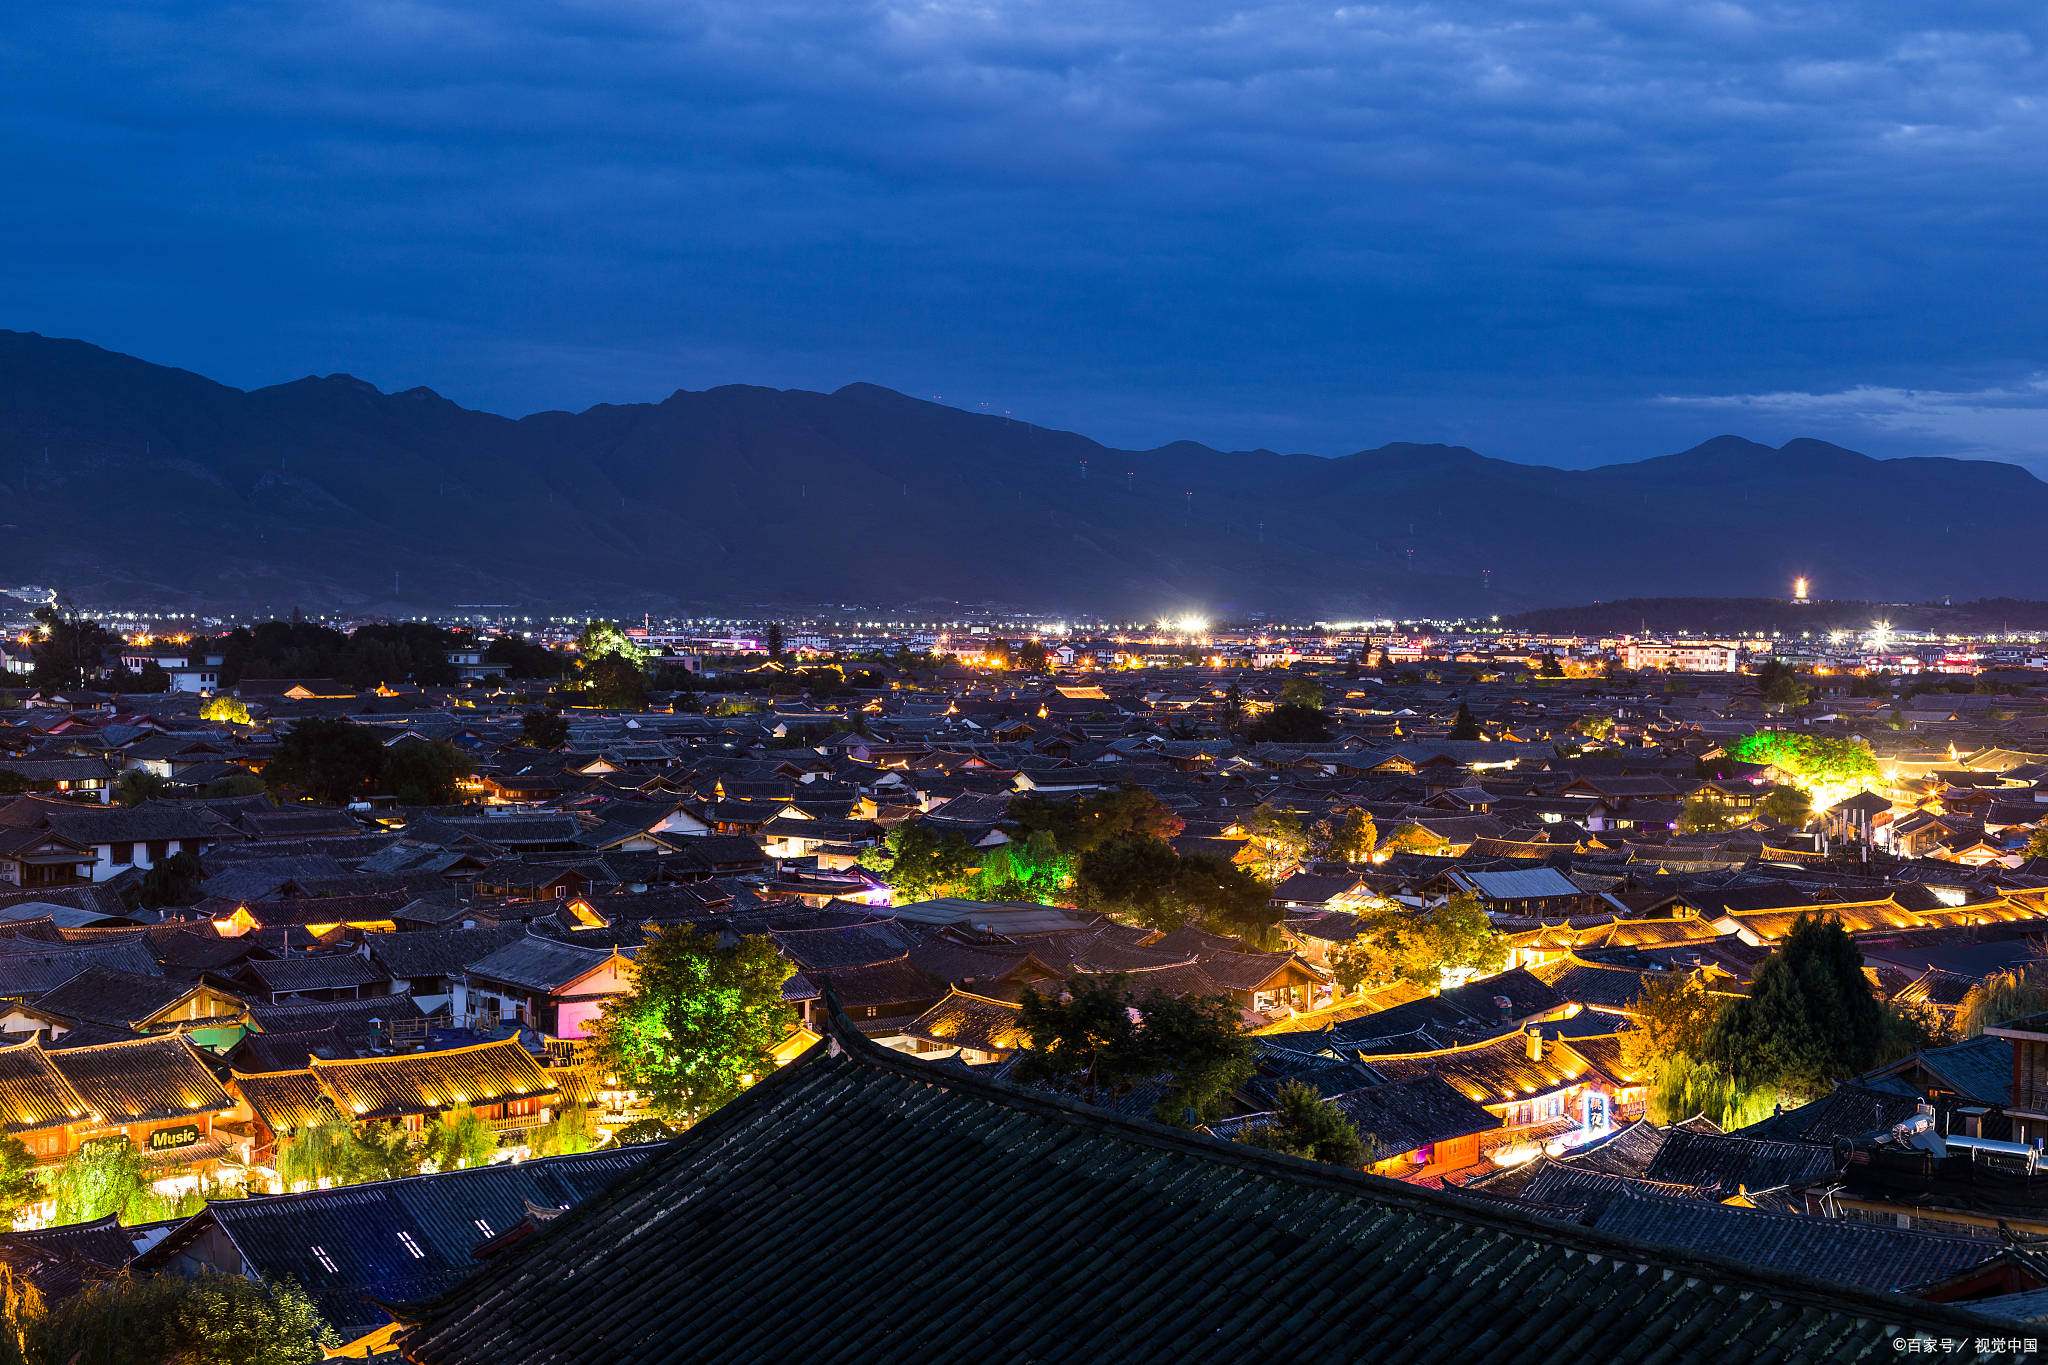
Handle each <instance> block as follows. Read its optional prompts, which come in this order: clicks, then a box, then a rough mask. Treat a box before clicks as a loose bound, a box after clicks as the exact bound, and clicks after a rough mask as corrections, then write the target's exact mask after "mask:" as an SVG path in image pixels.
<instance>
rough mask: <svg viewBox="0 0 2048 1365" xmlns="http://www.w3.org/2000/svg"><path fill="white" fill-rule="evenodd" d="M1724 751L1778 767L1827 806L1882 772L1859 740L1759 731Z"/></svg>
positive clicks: (1871, 782)
mask: <svg viewBox="0 0 2048 1365" xmlns="http://www.w3.org/2000/svg"><path fill="white" fill-rule="evenodd" d="M1728 756H1729V757H1730V758H1733V759H1735V760H1736V761H1737V762H1741V763H1755V764H1758V765H1760V766H1764V767H1771V768H1776V769H1777V770H1778V771H1779V772H1781V773H1783V774H1784V775H1785V777H1786V778H1787V779H1789V780H1790V781H1791V782H1792V783H1793V784H1794V785H1795V786H1797V787H1798V788H1799V789H1800V790H1801V791H1803V792H1805V793H1806V794H1807V795H1808V796H1809V797H1811V798H1812V799H1813V802H1814V804H1815V805H1817V806H1831V805H1833V804H1834V803H1835V802H1837V801H1839V800H1841V799H1842V798H1843V797H1846V796H1853V795H1854V794H1855V793H1857V792H1859V791H1865V790H1868V789H1869V788H1870V787H1872V786H1874V785H1876V784H1877V782H1878V781H1879V780H1880V779H1881V777H1882V776H1883V774H1882V771H1881V770H1880V769H1879V768H1878V766H1877V757H1876V755H1874V754H1872V753H1871V752H1870V746H1869V745H1868V744H1866V743H1865V742H1864V741H1862V740H1860V739H1834V738H1831V737H1829V736H1826V735H1806V734H1795V733H1793V732H1792V731H1789V730H1758V731H1756V732H1754V733H1752V734H1748V735H1744V736H1743V737H1742V738H1741V739H1739V740H1737V741H1735V743H1733V744H1731V745H1729V746H1728Z"/></svg>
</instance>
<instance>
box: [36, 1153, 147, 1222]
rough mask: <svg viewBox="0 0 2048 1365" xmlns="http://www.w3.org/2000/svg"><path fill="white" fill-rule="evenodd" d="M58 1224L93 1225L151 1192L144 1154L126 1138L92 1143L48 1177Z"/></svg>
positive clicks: (67, 1158) (69, 1158) (67, 1159)
mask: <svg viewBox="0 0 2048 1365" xmlns="http://www.w3.org/2000/svg"><path fill="white" fill-rule="evenodd" d="M47 1183H48V1186H49V1191H50V1198H51V1199H52V1200H53V1201H54V1202H55V1204H56V1211H55V1213H54V1215H53V1219H54V1221H55V1222H57V1223H60V1224H61V1223H90V1222H92V1221H94V1220H95V1219H100V1218H104V1217H106V1216H107V1215H108V1214H110V1213H114V1214H118V1213H120V1212H122V1211H123V1210H124V1209H126V1208H127V1207H128V1205H129V1203H130V1202H131V1201H132V1200H134V1199H135V1197H136V1196H137V1195H140V1194H141V1193H143V1192H144V1191H145V1190H147V1189H148V1188H149V1179H148V1176H147V1174H146V1172H145V1168H144V1166H143V1163H142V1153H141V1152H138V1151H137V1150H135V1148H134V1147H132V1146H131V1145H129V1142H128V1140H127V1139H126V1138H123V1137H114V1138H106V1139H102V1140H100V1141H97V1142H89V1143H87V1144H86V1145H85V1146H83V1147H80V1148H79V1149H78V1150H77V1151H75V1152H73V1153H72V1154H71V1155H70V1156H68V1157H66V1158H65V1159H64V1163H63V1164H62V1165H61V1166H59V1167H57V1169H56V1170H54V1171H52V1172H50V1174H49V1176H48V1177H47Z"/></svg>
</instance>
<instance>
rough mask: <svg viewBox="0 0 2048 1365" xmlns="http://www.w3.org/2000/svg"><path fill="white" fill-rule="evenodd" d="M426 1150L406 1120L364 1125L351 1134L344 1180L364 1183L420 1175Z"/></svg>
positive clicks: (343, 1164) (344, 1153)
mask: <svg viewBox="0 0 2048 1365" xmlns="http://www.w3.org/2000/svg"><path fill="white" fill-rule="evenodd" d="M423 1151H424V1144H423V1142H422V1140H421V1139H419V1138H416V1137H414V1136H413V1134H412V1133H410V1132H408V1131H407V1130H406V1127H405V1125H404V1124H402V1123H395V1122H393V1123H367V1124H364V1125H363V1126H362V1127H360V1128H357V1129H355V1130H354V1131H353V1132H352V1133H351V1135H350V1141H349V1144H348V1146H347V1147H346V1148H344V1149H343V1151H342V1157H341V1167H342V1169H341V1176H340V1183H342V1184H344V1185H361V1184H365V1183H367V1182H369V1181H372V1180H397V1179H398V1178H399V1177H401V1176H408V1175H417V1174H419V1169H420V1157H421V1156H422V1154H423Z"/></svg>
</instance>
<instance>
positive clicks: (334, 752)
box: [263, 716, 384, 806]
mask: <svg viewBox="0 0 2048 1365" xmlns="http://www.w3.org/2000/svg"><path fill="white" fill-rule="evenodd" d="M383 773H384V745H383V743H382V742H381V741H379V740H378V738H377V733H376V731H374V730H371V729H370V728H369V727H367V726H363V725H357V724H355V723H354V722H353V721H347V720H339V719H330V718H328V717H324V716H308V717H306V718H305V719H303V720H299V721H295V722H293V724H292V728H291V729H289V730H287V731H286V732H285V734H284V737H283V738H282V739H281V740H279V741H278V745H277V752H276V753H275V754H273V755H271V757H270V761H269V762H267V763H265V764H264V765H263V780H264V781H265V782H266V783H268V784H269V786H270V787H271V788H272V789H273V790H277V791H284V792H289V793H292V794H294V795H297V796H302V797H304V798H305V799H307V800H310V801H316V802H318V803H320V804H321V805H326V806H340V805H346V804H347V803H348V802H350V801H353V800H356V799H357V798H359V797H364V796H368V795H370V793H371V792H372V791H374V790H375V789H376V786H377V780H378V779H379V778H380V777H381V776H383Z"/></svg>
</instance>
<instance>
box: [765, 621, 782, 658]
mask: <svg viewBox="0 0 2048 1365" xmlns="http://www.w3.org/2000/svg"><path fill="white" fill-rule="evenodd" d="M768 657H769V658H771V659H775V660H777V661H780V660H781V658H782V622H780V621H770V622H769V623H768Z"/></svg>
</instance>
